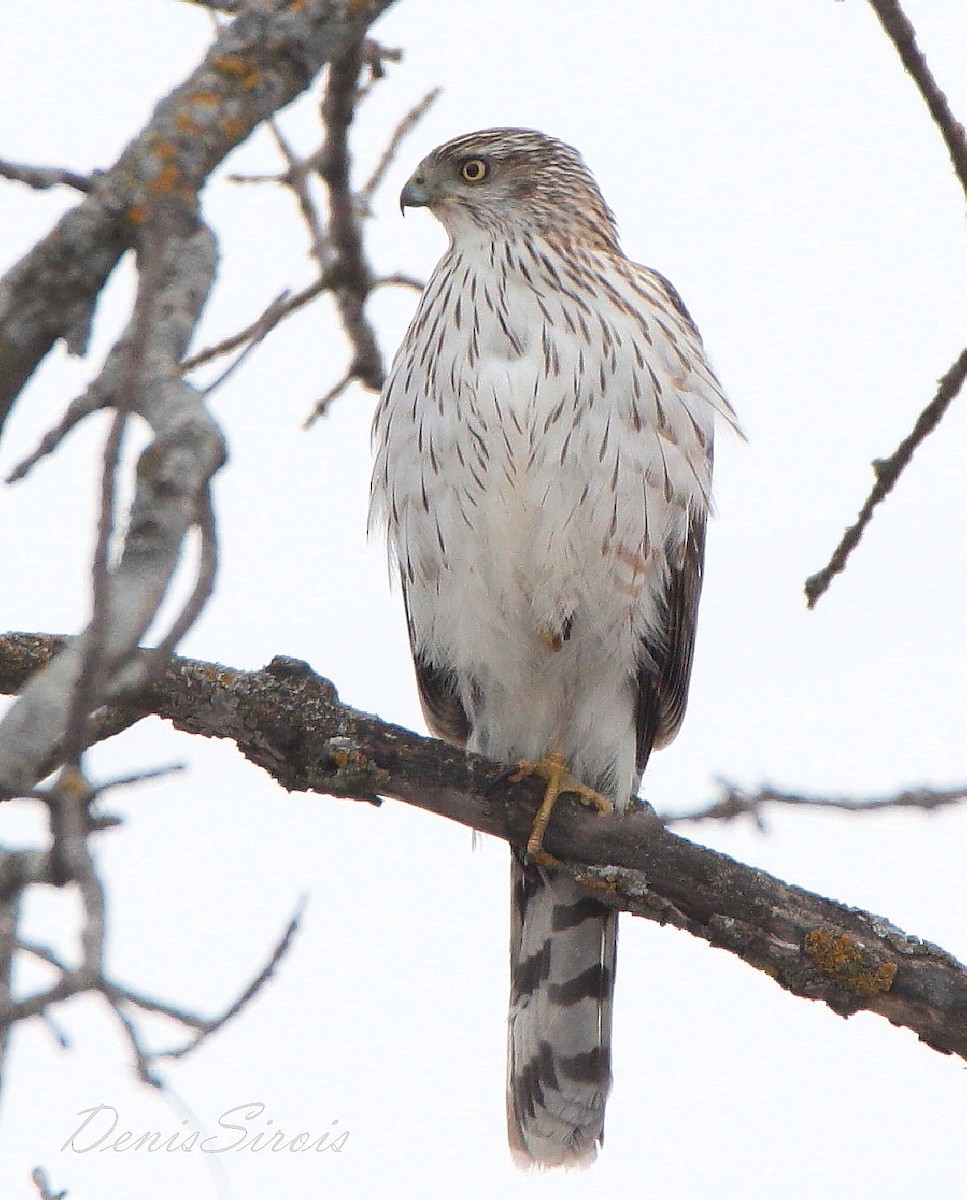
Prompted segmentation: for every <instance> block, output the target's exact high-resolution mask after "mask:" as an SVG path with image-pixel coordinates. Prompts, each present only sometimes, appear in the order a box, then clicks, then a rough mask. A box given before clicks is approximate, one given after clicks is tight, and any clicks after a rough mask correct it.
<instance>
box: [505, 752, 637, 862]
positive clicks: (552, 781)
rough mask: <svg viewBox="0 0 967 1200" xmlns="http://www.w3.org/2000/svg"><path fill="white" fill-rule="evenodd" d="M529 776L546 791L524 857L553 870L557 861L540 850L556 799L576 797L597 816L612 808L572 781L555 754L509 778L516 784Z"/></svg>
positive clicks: (516, 770) (522, 767)
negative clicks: (536, 779)
mask: <svg viewBox="0 0 967 1200" xmlns="http://www.w3.org/2000/svg"><path fill="white" fill-rule="evenodd" d="M528 775H536V776H537V777H538V778H539V779H543V780H544V782H545V783H546V784H547V787H546V788H545V789H544V799H543V800H542V801H541V806H540V808H539V809H538V810H537V816H536V817H535V818H534V826H533V828H532V829H531V835H530V837H529V838H528V839H527V854H528V857H529V858H530V859H531V860H532V861H533V862H536V863H539V864H540V865H541V866H542V867H548V866H553V865H554V864H555V863H556V862H557V859H555V858H554V856H553V855H551V854H548V853H547V851H546V850H544V849H542V848H541V843H542V842H543V841H544V833H545V831H546V829H547V824H548V822H549V821H550V819H551V813H552V811H553V809H554V805H555V804H556V803H557V798H558V796H561V795H563V794H564V793H570V794H571V795H574V796H577V798H578V799H579V800H580V801H581V803H582V804H587V805H588V806H589V807H591V808H596V809H597V810H598V812H599V813H609V812H613V811H614V805H613V804H612V803H611V801H610V800H609V799H608V798H607V796H602V795H601V793H600V792H596V791H595V790H594V788H589V787H588V786H587V785H586V784H584V783H581V782H580V781H579V780H577V779H575V778H574V776H573V775H572V774H571V773H570V771H568V769H567V767H566V766H565V765H564V759H563V758H561V756H560V755H559V754H556V753H554V752H551V753H548V754H545V755H544V757H543V758H539V759H538V760H537V762H527V761H524V762H519V763H517V765H516V766H515V768H514V773H513V774H512V775H511V776H510V778H511V780H513V781H514V782H515V783H516V782H518V781H519V780H521V779H526V778H527V776H528Z"/></svg>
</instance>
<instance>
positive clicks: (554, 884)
mask: <svg viewBox="0 0 967 1200" xmlns="http://www.w3.org/2000/svg"><path fill="white" fill-rule="evenodd" d="M510 880H511V913H510V1016H509V1021H508V1026H509V1028H508V1046H507V1137H508V1140H509V1142H510V1149H511V1153H512V1154H513V1156H514V1161H515V1162H516V1163H517V1165H518V1166H519V1167H523V1168H526V1167H531V1166H540V1167H561V1166H565V1167H566V1166H571V1167H580V1166H588V1165H589V1164H590V1163H591V1162H593V1161H594V1158H595V1155H596V1154H597V1149H598V1146H599V1145H600V1144H601V1142H602V1141H603V1139H604V1107H605V1102H606V1100H607V1097H608V1091H609V1089H610V1087H611V1010H612V1003H613V999H614V971H615V955H616V951H617V940H618V914H617V913H616V912H615V911H614V910H613V909H609V908H607V907H606V906H605V905H603V904H600V903H599V902H598V901H597V900H594V899H592V898H591V897H590V896H588V894H587V892H586V891H584V890H583V889H582V888H580V887H579V886H578V885H577V884H576V883H575V882H574V881H573V880H572V879H569V878H568V877H567V876H566V875H562V874H559V873H558V872H557V871H554V870H545V869H544V868H541V867H536V866H533V865H531V864H529V863H527V862H525V861H524V860H523V858H522V857H521V856H520V854H519V852H518V851H516V850H515V851H514V852H513V857H512V859H511V865H510Z"/></svg>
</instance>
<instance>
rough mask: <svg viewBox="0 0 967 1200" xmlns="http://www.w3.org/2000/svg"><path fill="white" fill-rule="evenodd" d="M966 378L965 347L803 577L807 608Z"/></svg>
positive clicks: (839, 567)
mask: <svg viewBox="0 0 967 1200" xmlns="http://www.w3.org/2000/svg"><path fill="white" fill-rule="evenodd" d="M965 379H967V349H965V350H963V351H962V352H961V354H960V357H959V358H958V359H957V361H956V362H955V363H954V364H953V365H952V366H951V368H950V370H949V371H948V372H947V374H946V375H944V377H943V379H941V380H940V386H939V387H938V389H937V394H936V395H935V396H934V398H933V399H932V400H931V401H930V403H929V404H928V405H927V407H926V408H925V409H924V410H923V412H922V413H921V414H920V416H919V417H917V422H916V424H915V425H914V427H913V429H912V430H911V431H910V433H908V434H907V436H906V437H905V438H904V439H903V441H902V442H901V443H900V444H899V446H897V448H896V449H895V450H894V451H893V453H892V454H891V455H890V457H889V458H880V459H877V460H876V461H875V462H874V463H873V470H874V471H875V473H876V482H875V483H874V484H873V490H872V491H871V492H870V494H869V495H868V496H867V498H866V500H865V501H864V503H863V507H862V508H861V509H860V514H859V516H858V517H857V519H856V521H855V522H854V523H853V524H852V525H850V526H849V528H848V529H847V530H846V532H845V533H844V534H843V537H842V540H841V541H840V543H839V545H838V546H837V547H836V549H835V550H834V551H833V553H832V556H831V557H830V560H829V562H828V563H827V564H826V566H825V567H823V568H822V570H821V571H817V572H816V574H815V575H810V577H809V578H808V579H807V580H806V583H805V585H804V586H805V592H806V602H807V604H808V606H809V607H810V608H813V607H814V606H815V604H816V601H817V600H818V599H819V598H820V596H822V594H823V593H824V592H825V591H826V589H827V588H828V587H829V585H830V584H831V583H832V582H833V578H834V576H836V575H838V574H839V573H840V572H841V571H842V570H843V568H844V567H845V566H846V560H847V559H848V558H849V556H850V555H851V554H852V552H853V551H854V550H855V549H856V547H857V546H858V545H859V541H860V538H861V537H862V536H863V533H864V531H865V530H866V527H867V525H869V523H870V521H871V520H872V519H873V511H874V509H875V508H876V506H877V505H878V504H879V503H880V502H881V501H882V500H885V499H886V497H887V496H888V495H889V494H890V492H891V491H892V490H893V486H894V484H895V483H896V481H897V480H898V479H899V478H900V475H901V473H902V472H903V470H904V469H905V468H906V466H907V464H908V463H909V462H910V459H911V458H913V454H914V451H915V450H916V449H917V447H918V446H919V445H920V443H921V442H923V440H924V439H925V438H926V437H927V436H928V435H929V434H931V433H933V431H934V430H935V429H936V428H937V426H938V425H939V424H940V421H941V419H942V417H943V415H944V413H945V412H946V411H947V409H948V408H949V407H950V405H951V403H952V402H953V401H954V400H955V399H956V397H957V395H958V393H959V392H960V389H961V388H962V387H963V384H964V380H965Z"/></svg>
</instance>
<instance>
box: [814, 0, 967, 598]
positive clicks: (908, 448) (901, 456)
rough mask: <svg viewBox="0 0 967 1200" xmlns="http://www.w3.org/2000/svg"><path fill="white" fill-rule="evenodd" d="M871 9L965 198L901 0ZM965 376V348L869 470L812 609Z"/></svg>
mask: <svg viewBox="0 0 967 1200" xmlns="http://www.w3.org/2000/svg"><path fill="white" fill-rule="evenodd" d="M870 7H871V8H872V9H873V11H874V12H875V13H876V15H877V18H878V19H879V22H880V25H881V26H882V27H883V31H884V33H885V34H886V35H887V37H888V38H889V39H890V41H891V42H892V43H893V45H894V47H895V49H896V52H897V54H898V55H899V56H900V61H901V62H902V63H903V65H904V67H905V68H906V70H907V73H908V74H909V75H910V76H911V78H912V79H913V81H914V83H915V84H916V85H917V88H918V89H919V92H920V95H921V96H922V97H923V99H924V102H925V103H926V105H927V108H928V109H929V110H930V115H931V117H932V118H933V121H934V124H935V125H936V126H937V128H938V129H939V130H940V134H941V136H942V137H943V139H944V142H945V144H946V146H947V152H948V154H949V155H950V161H951V163H952V164H953V168H954V173H955V174H956V176H957V179H958V180H959V182H960V186H961V189H962V190H963V192H964V194H965V196H967V135H965V132H964V127H963V125H962V124H961V123H960V122H959V121H958V120H957V118H956V117H955V116H954V114H953V112H952V111H951V108H950V105H949V103H948V102H947V97H946V96H945V95H944V93H943V92H942V91H941V90H940V88H939V87H938V86H937V81H936V80H935V79H934V77H933V74H932V73H931V71H930V68H929V67H928V66H927V62H926V59H925V58H924V57H923V54H922V53H921V51H920V48H919V47H918V46H917V37H916V31H915V30H914V28H913V26H912V25H911V23H910V21H909V19H908V18H907V16H906V14H905V13H904V12H903V9H902V8H901V6H900V3H899V0H870ZM965 376H967V350H965V351H964V352H963V353H962V354H961V356H960V358H959V359H958V360H957V361H956V362H955V363H954V364H953V366H952V367H951V368H950V370H949V371H948V372H947V374H946V375H945V376H944V377H943V379H942V380H941V381H940V388H939V390H938V392H937V394H936V396H935V397H934V399H933V400H932V401H931V402H930V404H928V405H927V407H926V408H925V409H924V410H923V412H922V413H921V414H920V416H919V418H918V419H917V423H916V425H915V426H914V429H913V432H912V433H911V434H910V435H909V436H908V437H906V438H905V439H904V440H903V441H902V442H901V443H900V445H899V446H898V447H897V449H896V450H895V451H894V453H893V454H892V455H891V456H890V457H889V458H888V459H884V460H878V461H877V462H875V463H874V464H873V469H874V470H875V471H876V482H875V484H874V485H873V490H872V491H871V492H870V495H869V496H868V497H867V500H866V503H865V504H864V505H863V507H862V509H861V510H860V514H859V518H858V519H857V521H856V522H855V524H853V525H851V526H850V527H849V528H848V529H847V530H846V532H845V534H844V535H843V538H842V540H841V541H840V543H839V545H838V546H837V547H836V549H835V550H834V552H833V555H832V557H831V558H830V560H829V562H828V563H827V564H826V566H825V567H823V568H822V570H821V571H817V572H816V574H815V575H811V576H810V577H809V578H808V579H807V580H806V583H805V592H806V603H807V605H808V606H809V608H813V607H815V605H816V601H817V600H818V599H819V598H820V596H822V595H823V593H824V592H825V591H826V590H827V588H828V587H829V585H830V583H831V582H832V581H833V578H834V576H836V575H838V574H839V573H840V572H841V571H842V570H843V568H844V567H845V565H846V560H847V559H848V558H849V556H850V554H851V553H852V551H853V550H854V549H855V548H856V546H857V545H858V544H859V541H860V538H861V537H862V536H863V533H864V531H865V529H866V526H867V525H868V524H869V523H870V520H871V518H872V516H873V510H874V509H875V508H876V506H877V505H878V504H879V503H880V501H881V500H883V499H884V498H885V497H886V496H888V495H889V493H890V492H891V490H892V489H893V486H894V484H895V483H896V481H897V479H898V478H899V476H900V474H901V472H902V471H903V469H904V468H905V467H906V465H907V463H908V462H909V461H910V459H911V457H912V456H913V452H914V450H916V448H917V446H919V445H920V443H921V442H922V441H923V440H924V439H925V438H926V437H927V436H928V435H929V434H930V433H932V432H933V430H934V429H936V427H937V425H938V424H939V422H940V419H941V417H942V416H943V415H944V413H945V412H946V411H947V408H948V406H949V405H950V402H951V401H952V400H953V399H954V397H955V396H956V395H957V393H958V392H959V391H960V388H961V386H962V384H963V382H964V378H965Z"/></svg>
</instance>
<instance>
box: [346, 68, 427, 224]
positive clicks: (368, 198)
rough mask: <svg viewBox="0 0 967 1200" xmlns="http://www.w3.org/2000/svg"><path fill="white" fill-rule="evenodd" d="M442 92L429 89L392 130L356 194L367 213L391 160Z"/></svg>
mask: <svg viewBox="0 0 967 1200" xmlns="http://www.w3.org/2000/svg"><path fill="white" fill-rule="evenodd" d="M442 91H443V88H439V87H435V88H431V89H430V90H429V91H428V92H427V94H426V95H425V96H424V97H423V99H422V100H419V101H417V103H416V104H414V105H413V107H412V108H411V109H410V110H409V111H408V112H406V113H404V114H403V116H402V118H401V119H400V121H399V122H398V124H397V126H396V128H395V129H394V130H393V133H392V135H391V136H390V140H389V141H388V142H387V144H386V149H385V150H384V151H383V153H382V154H381V155H380V159H379V162H378V163H377V164H376V166H375V167H374V168H373V173H372V174H371V175H370V177H369V178H368V179H367V180H366V182H365V183H364V184H363V186H362V187H361V188H360V190H359V193H358V199H359V201H360V202H361V203H362V204H363V205H365V208H366V211H367V212H368V211H369V207H370V204H371V203H372V199H373V196H374V194H375V193H376V191H377V189H378V188H379V186H380V184H381V183H382V182H383V179H384V178H385V176H386V172H387V171H388V170H389V168H390V166H391V165H392V162H393V159H394V158H395V157H396V155H397V153H398V151H399V148H400V145H401V144H402V142H403V139H404V138H406V137H407V136H408V135H409V134H411V133H412V132H413V129H414V128H415V126H416V125H417V124H418V123H419V122H420V121H421V120H422V119H423V117H424V116H425V115H426V113H427V111H428V110H429V108H430V106H431V105H432V104H433V102H434V101H435V100H436V98H437V97H438V96H439V95H440V93H441V92H442Z"/></svg>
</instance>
